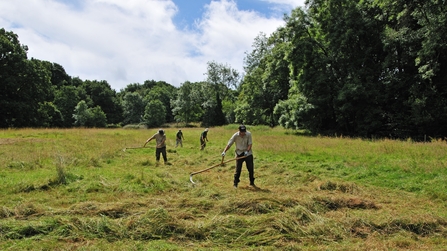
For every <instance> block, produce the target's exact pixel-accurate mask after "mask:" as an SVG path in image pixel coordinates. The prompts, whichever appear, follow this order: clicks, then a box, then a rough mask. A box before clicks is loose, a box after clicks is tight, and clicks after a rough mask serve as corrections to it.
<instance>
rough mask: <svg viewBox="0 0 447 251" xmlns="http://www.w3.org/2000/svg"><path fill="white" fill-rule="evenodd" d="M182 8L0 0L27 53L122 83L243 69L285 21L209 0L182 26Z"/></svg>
mask: <svg viewBox="0 0 447 251" xmlns="http://www.w3.org/2000/svg"><path fill="white" fill-rule="evenodd" d="M59 1H63V0H59ZM270 1H273V0H270ZM275 1H280V0H275ZM282 1H283V2H287V0H282ZM289 2H297V1H292V0H289ZM177 11H178V10H177V7H176V6H175V4H174V2H172V1H171V0H163V1H160V0H126V1H122V0H83V1H81V0H79V1H78V2H76V6H75V7H74V4H73V2H71V4H68V5H67V4H64V3H63V2H58V1H56V0H21V1H1V2H0V27H4V28H5V29H6V30H7V31H9V30H11V31H13V32H14V33H16V34H17V35H18V36H19V40H20V42H21V43H22V44H24V45H28V47H29V53H28V56H29V57H34V58H37V59H41V60H47V61H50V62H55V63H58V64H60V65H62V66H63V67H64V68H65V70H66V71H67V73H68V74H69V75H71V76H73V77H80V78H81V79H84V80H86V79H88V80H106V81H107V82H108V83H109V84H110V85H111V86H112V87H113V88H114V89H116V90H119V89H122V88H124V87H125V86H127V85H128V84H130V83H143V82H144V81H145V80H152V79H153V80H156V81H158V80H163V81H166V82H168V83H170V84H173V85H175V86H179V85H180V84H181V83H183V82H185V81H193V82H194V81H201V80H204V75H203V74H204V73H205V72H206V63H207V62H208V61H212V60H214V61H216V62H219V63H227V64H229V65H231V67H233V68H235V69H238V70H239V71H241V72H242V63H243V58H244V56H245V54H244V52H245V51H250V50H251V45H252V43H253V39H254V38H255V37H256V36H257V35H258V34H259V33H260V32H261V31H262V32H264V33H266V34H270V33H271V32H273V31H274V30H276V28H278V27H279V26H280V25H283V21H282V17H280V18H278V19H275V18H266V17H265V16H264V15H262V14H260V13H256V12H252V11H240V10H238V9H237V7H236V4H235V3H234V2H233V1H228V0H221V1H210V4H208V5H207V7H206V8H205V11H206V12H205V13H204V14H203V16H202V18H201V19H198V20H196V24H195V25H197V27H196V29H193V30H179V29H178V28H177V27H175V25H174V23H173V21H172V20H173V17H174V15H175V14H176V13H177Z"/></svg>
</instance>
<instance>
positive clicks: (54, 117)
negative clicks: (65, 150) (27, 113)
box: [38, 101, 64, 127]
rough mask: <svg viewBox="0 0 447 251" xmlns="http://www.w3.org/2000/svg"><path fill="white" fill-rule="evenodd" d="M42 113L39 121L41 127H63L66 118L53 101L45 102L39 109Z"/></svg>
mask: <svg viewBox="0 0 447 251" xmlns="http://www.w3.org/2000/svg"><path fill="white" fill-rule="evenodd" d="M38 113H39V114H40V118H39V121H40V122H39V123H40V126H41V127H63V126H64V123H63V122H64V118H63V116H62V113H61V112H60V111H59V110H58V109H57V107H56V106H55V105H54V104H53V103H51V102H46V101H45V102H43V103H41V104H40V107H39V109H38Z"/></svg>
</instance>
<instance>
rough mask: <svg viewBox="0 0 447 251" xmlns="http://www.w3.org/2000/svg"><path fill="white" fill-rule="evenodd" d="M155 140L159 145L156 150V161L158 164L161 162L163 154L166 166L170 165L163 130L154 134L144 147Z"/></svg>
mask: <svg viewBox="0 0 447 251" xmlns="http://www.w3.org/2000/svg"><path fill="white" fill-rule="evenodd" d="M153 139H155V141H156V143H157V145H156V148H155V159H156V160H157V162H160V154H161V155H163V160H164V161H165V164H168V157H167V156H166V135H165V131H163V130H162V129H160V130H158V133H156V134H154V135H153V136H152V137H150V138H149V139H147V140H146V143H144V146H143V147H146V144H147V143H149V141H151V140H153Z"/></svg>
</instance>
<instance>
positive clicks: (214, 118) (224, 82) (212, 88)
mask: <svg viewBox="0 0 447 251" xmlns="http://www.w3.org/2000/svg"><path fill="white" fill-rule="evenodd" d="M205 75H206V76H207V79H206V82H205V83H203V85H202V92H203V95H204V97H206V98H207V99H205V100H204V102H203V103H202V108H203V110H204V115H203V118H202V125H203V126H220V125H224V124H226V123H227V121H226V119H225V115H224V113H223V111H222V100H229V101H233V102H234V101H235V99H236V97H235V94H234V92H233V91H232V90H231V88H233V89H237V88H239V85H240V80H241V77H240V74H239V72H238V71H237V70H235V69H233V68H231V67H230V66H228V65H224V64H220V63H217V62H214V61H212V62H208V67H207V73H206V74H205Z"/></svg>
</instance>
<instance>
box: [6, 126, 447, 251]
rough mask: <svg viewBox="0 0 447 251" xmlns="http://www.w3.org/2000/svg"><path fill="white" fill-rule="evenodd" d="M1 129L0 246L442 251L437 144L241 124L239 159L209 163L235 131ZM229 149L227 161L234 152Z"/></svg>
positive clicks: (446, 227)
mask: <svg viewBox="0 0 447 251" xmlns="http://www.w3.org/2000/svg"><path fill="white" fill-rule="evenodd" d="M164 129H165V131H166V135H167V137H168V140H167V150H168V159H169V163H168V164H164V163H163V161H162V162H160V163H157V162H156V161H155V142H154V141H151V142H149V143H148V144H147V145H146V147H145V148H135V149H126V150H125V148H131V147H141V146H143V144H144V142H145V141H146V139H147V138H149V137H150V136H152V135H153V134H154V133H156V132H157V130H158V129H121V128H120V129H4V130H0V201H1V208H0V249H1V250H445V247H446V246H447V238H446V237H447V210H446V209H447V169H446V167H447V144H446V142H445V141H444V140H438V139H430V142H413V141H412V140H410V139H409V140H406V141H396V140H389V139H357V138H345V137H311V136H305V135H300V134H298V133H296V132H294V131H289V130H285V129H282V128H269V127H265V126H249V127H248V130H249V131H251V132H252V134H253V141H254V144H253V153H254V157H255V176H256V181H255V182H256V185H257V186H258V188H257V189H255V188H252V187H250V186H249V180H248V173H247V170H246V169H245V165H244V167H243V170H242V175H241V182H240V183H239V188H238V189H234V188H233V187H232V182H233V172H234V163H233V162H229V163H226V164H225V165H223V166H218V167H216V168H213V169H211V170H208V171H206V172H203V173H200V174H196V175H194V182H196V184H192V183H191V182H190V180H189V178H190V173H191V172H196V171H199V170H203V169H206V168H208V167H211V166H213V165H216V164H219V163H220V162H221V160H222V157H221V155H220V154H221V152H222V150H223V149H224V147H225V145H226V143H227V141H228V139H229V138H230V137H231V135H232V134H233V133H234V132H236V130H237V125H228V126H224V127H216V128H210V131H209V133H208V138H209V142H208V143H207V146H206V148H205V149H204V150H203V151H200V150H199V149H200V142H199V137H200V133H201V132H202V131H203V129H204V128H198V127H195V128H181V129H182V131H183V132H184V137H185V140H184V142H183V147H180V146H179V147H175V133H176V132H177V130H178V129H179V128H176V127H175V126H172V127H169V128H164ZM232 151H234V146H233V147H232V148H231V149H230V150H229V151H228V154H227V156H226V157H225V159H226V160H229V159H231V158H233V156H231V154H230V152H232Z"/></svg>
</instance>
